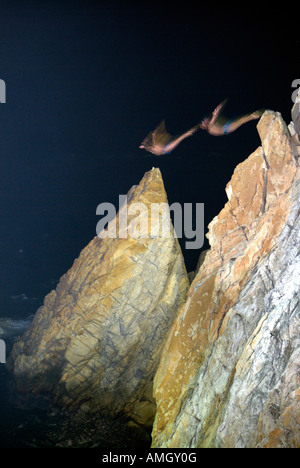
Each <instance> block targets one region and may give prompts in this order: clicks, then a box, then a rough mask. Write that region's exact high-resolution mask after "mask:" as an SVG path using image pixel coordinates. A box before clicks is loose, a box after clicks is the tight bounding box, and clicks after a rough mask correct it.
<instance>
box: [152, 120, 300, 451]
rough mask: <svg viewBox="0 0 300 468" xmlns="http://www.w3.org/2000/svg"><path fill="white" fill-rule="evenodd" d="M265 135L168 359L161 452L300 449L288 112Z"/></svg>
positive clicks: (297, 178)
mask: <svg viewBox="0 0 300 468" xmlns="http://www.w3.org/2000/svg"><path fill="white" fill-rule="evenodd" d="M295 127H296V126H295ZM258 131H259V134H260V137H261V141H262V146H261V147H259V148H258V149H257V150H256V151H255V152H254V153H253V154H251V155H250V156H249V158H248V159H247V160H245V161H244V162H243V163H241V164H239V165H238V166H237V167H236V169H235V171H234V174H233V176H232V179H231V181H230V182H229V183H228V185H227V187H226V193H227V196H228V202H227V204H226V205H225V207H224V209H223V210H222V211H221V212H220V214H219V215H218V216H217V217H216V218H215V219H214V220H213V221H212V222H211V223H210V225H209V233H208V235H207V237H208V239H209V242H210V246H211V248H210V250H209V252H208V253H207V254H206V256H205V260H204V262H203V264H202V265H201V267H200V270H199V271H198V273H197V275H196V276H195V278H194V281H193V283H192V285H191V287H190V289H189V292H188V298H187V301H186V303H185V304H184V305H183V306H182V308H181V310H180V312H179V314H178V316H177V318H176V320H175V322H174V323H173V325H172V328H171V330H170V333H169V336H168V339H167V341H166V344H165V345H164V348H163V352H162V356H161V360H160V365H159V368H158V371H157V373H156V376H155V380H154V395H155V398H156V403H157V413H156V418H155V423H154V428H153V433H152V436H153V447H233V448H237V447H300V433H299V427H300V425H299V424H300V373H299V358H300V348H299V344H300V333H299V314H300V304H299V287H300V286H299V285H300V209H299V201H300V174H299V171H300V169H299V164H298V152H297V148H296V147H295V143H294V141H295V140H294V139H292V138H291V136H290V133H289V131H288V129H287V127H286V124H285V123H284V121H283V120H282V118H281V115H280V114H279V113H275V112H271V111H267V112H265V113H264V115H263V116H262V118H261V120H260V122H259V124H258Z"/></svg>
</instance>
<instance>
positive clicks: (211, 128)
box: [200, 100, 264, 136]
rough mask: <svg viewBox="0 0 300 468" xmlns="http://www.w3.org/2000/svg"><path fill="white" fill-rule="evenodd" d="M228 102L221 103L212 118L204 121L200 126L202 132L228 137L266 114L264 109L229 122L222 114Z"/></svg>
mask: <svg viewBox="0 0 300 468" xmlns="http://www.w3.org/2000/svg"><path fill="white" fill-rule="evenodd" d="M226 102H227V100H225V101H223V102H221V104H219V105H218V106H217V107H216V108H215V110H214V111H213V113H212V114H211V117H206V118H205V119H203V120H202V122H201V124H200V128H202V130H207V131H208V133H210V134H211V135H214V136H221V135H228V133H232V132H234V131H235V130H237V129H238V128H239V127H240V126H241V125H244V124H245V123H247V122H250V120H255V119H259V117H260V116H261V115H262V114H263V112H264V110H263V109H260V110H258V111H255V112H252V113H251V114H246V115H242V116H240V117H236V118H234V119H230V120H229V119H227V118H226V117H224V116H223V115H222V114H221V110H222V108H223V107H224V106H225V104H226Z"/></svg>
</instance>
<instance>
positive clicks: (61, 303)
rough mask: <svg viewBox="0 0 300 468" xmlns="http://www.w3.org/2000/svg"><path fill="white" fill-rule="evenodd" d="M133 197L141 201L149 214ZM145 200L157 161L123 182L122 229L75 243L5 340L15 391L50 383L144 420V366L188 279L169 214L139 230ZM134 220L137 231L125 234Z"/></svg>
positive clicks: (147, 408) (82, 401)
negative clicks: (52, 284)
mask: <svg viewBox="0 0 300 468" xmlns="http://www.w3.org/2000/svg"><path fill="white" fill-rule="evenodd" d="M134 203H143V206H144V207H145V206H146V208H147V210H148V211H147V212H146V214H147V213H148V216H149V224H148V223H146V224H145V223H144V222H142V221H141V217H140V213H139V212H136V211H134V212H132V210H131V208H133V204H134ZM152 203H167V196H166V193H165V190H164V185H163V181H162V177H161V173H160V171H159V169H153V170H152V171H150V172H148V173H146V174H145V176H144V177H143V179H142V181H141V182H140V184H139V185H138V186H135V187H133V188H132V189H131V190H130V192H129V194H128V200H127V204H125V205H124V206H123V207H122V208H121V210H120V212H119V213H118V215H117V217H116V227H117V231H116V232H117V233H119V231H118V228H119V227H120V232H121V231H122V230H123V231H122V236H121V237H118V238H109V237H107V238H105V239H100V238H99V237H95V238H94V239H93V240H92V241H91V242H90V243H89V244H88V245H87V247H86V248H85V249H83V250H82V252H81V253H80V256H79V258H78V259H76V260H75V262H74V264H73V266H72V267H71V268H70V270H69V271H68V272H67V273H66V274H65V275H64V276H62V278H61V279H60V282H59V284H58V286H57V288H56V290H55V291H51V292H50V294H48V295H47V296H46V298H45V301H44V305H43V306H42V307H41V308H40V309H39V310H38V311H37V312H36V315H35V317H34V320H33V322H32V324H31V326H30V328H29V329H28V330H27V331H26V332H25V334H24V335H23V336H22V337H21V339H20V340H19V341H18V342H17V343H16V344H15V345H14V347H13V350H12V352H11V355H10V356H9V361H8V367H9V369H10V370H11V372H12V374H13V376H14V379H15V382H16V386H17V389H18V390H19V391H21V392H25V393H30V392H31V393H34V394H40V393H42V392H51V393H52V395H53V396H54V400H55V402H56V403H57V404H59V405H60V406H61V407H63V408H68V409H78V408H81V409H82V410H83V409H84V411H85V412H87V413H89V412H94V411H97V410H109V411H110V413H111V414H116V413H119V412H125V413H126V414H131V416H132V418H133V419H134V420H135V421H137V422H138V423H140V424H143V425H144V426H147V424H150V426H151V424H152V422H153V417H154V412H155V404H154V403H153V399H152V394H151V393H152V392H151V388H152V387H151V384H152V380H153V376H154V373H155V370H156V368H157V365H158V362H159V357H160V353H161V349H162V345H163V343H164V339H165V336H166V333H167V331H168V330H169V328H170V326H171V324H172V322H173V320H174V318H175V316H176V314H177V311H178V308H179V306H181V305H182V304H183V302H184V300H185V298H186V291H187V289H188V286H189V282H188V277H187V272H186V269H185V265H184V261H183V256H182V253H181V249H180V246H179V243H178V240H177V239H176V238H175V237H174V233H173V227H172V224H171V221H170V218H169V219H168V220H167V222H168V223H169V224H170V229H171V235H170V237H165V236H164V235H161V234H162V233H161V232H160V233H159V232H158V231H157V232H156V234H157V235H156V236H154V237H153V236H152V237H151V236H149V235H148V234H149V233H150V221H151V222H152V223H153V224H154V225H155V223H156V225H158V223H159V216H157V218H155V219H154V218H153V215H152V218H151V214H152V213H151V211H150V208H151V204H152ZM125 213H127V215H128V220H127V225H124V223H123V224H121V222H120V219H121V218H120V216H121V215H122V216H124V214H125ZM144 214H145V213H144ZM122 219H124V218H122ZM114 221H115V220H113V221H112V223H113V222H114ZM112 223H111V224H110V226H112ZM137 226H139V231H140V232H139V234H140V236H139V237H138V238H133V236H132V235H131V236H128V235H127V234H128V232H131V233H132V232H135V230H136V229H137ZM108 229H109V227H108ZM130 230H131V231H130ZM143 230H144V231H143ZM148 230H149V231H148ZM152 232H153V231H152ZM124 234H125V235H124ZM143 236H144V237H143ZM149 389H150V390H149ZM149 391H150V395H149ZM151 400H152V401H151Z"/></svg>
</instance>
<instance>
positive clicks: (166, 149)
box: [140, 120, 200, 156]
mask: <svg viewBox="0 0 300 468" xmlns="http://www.w3.org/2000/svg"><path fill="white" fill-rule="evenodd" d="M199 128H200V127H199V125H195V127H193V128H191V129H190V130H188V131H187V132H185V133H182V134H181V135H179V136H178V137H173V136H172V135H170V133H168V132H167V130H166V126H165V121H164V120H163V121H162V122H161V123H160V124H159V125H158V126H157V127H156V129H155V130H154V131H153V132H150V133H148V135H147V136H146V138H145V139H144V141H143V142H142V143H141V145H140V148H142V149H143V148H144V149H145V150H146V151H149V152H150V153H153V154H155V155H156V156H160V155H162V154H168V153H171V151H173V149H174V148H176V146H178V145H179V143H181V142H182V140H184V139H185V138H187V137H189V136H191V135H193V133H195V132H196V131H197V130H199Z"/></svg>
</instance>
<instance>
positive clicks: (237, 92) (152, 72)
mask: <svg viewBox="0 0 300 468" xmlns="http://www.w3.org/2000/svg"><path fill="white" fill-rule="evenodd" d="M243 3H244V2H243ZM138 5H139V6H137V4H136V3H135V2H114V1H110V2H103V1H101V2H95V1H94V2H92V1H87V0H86V1H69V2H64V1H60V2H56V1H52V2H50V1H49V2H48V1H35V2H30V1H26V2H24V1H23V2H21V1H20V2H18V1H13V0H11V1H8V0H5V1H1V6H0V31H1V39H0V78H1V79H3V80H5V82H6V86H7V96H6V99H7V102H6V104H1V105H0V187H1V199H0V213H1V223H0V267H1V280H0V306H1V308H0V316H7V315H9V314H11V315H12V314H16V313H17V310H23V312H24V308H23V309H22V307H23V306H24V307H25V305H24V304H23V305H22V304H21V306H22V307H21V306H20V304H19V306H17V303H16V301H15V302H14V300H13V299H11V296H18V295H20V294H25V295H26V296H27V297H29V298H32V297H38V298H43V296H44V295H45V294H46V293H47V292H49V290H50V289H51V288H52V287H55V282H56V281H57V280H58V279H59V277H60V276H61V275H62V274H63V273H65V272H66V271H67V269H68V268H69V267H70V266H71V265H72V263H73V260H74V259H75V258H76V257H77V256H78V254H79V252H80V250H81V249H82V248H83V247H84V246H85V245H86V244H87V243H88V242H89V241H90V240H91V239H92V238H93V237H94V235H95V234H96V232H95V228H96V223H97V221H98V220H99V217H97V216H96V207H97V205H98V204H99V203H101V202H104V201H105V202H111V203H114V204H117V202H118V196H119V194H126V193H127V192H128V190H129V189H130V187H131V186H132V185H134V184H138V183H139V181H140V180H141V178H142V177H143V175H144V173H145V172H146V171H148V170H150V169H151V168H152V167H153V166H155V167H160V169H161V171H162V175H163V178H164V182H165V186H166V190H167V194H168V198H169V203H173V202H175V201H178V202H181V203H184V202H193V203H196V202H202V203H204V204H205V222H206V225H207V224H208V223H209V222H210V221H211V220H212V218H213V217H214V216H215V215H217V214H218V212H219V211H220V210H221V209H222V207H223V206H224V203H225V202H226V195H225V190H224V189H225V185H226V183H227V182H228V181H229V180H230V177H231V174H232V172H233V170H234V168H235V166H236V165H237V164H238V163H239V162H241V161H243V160H244V159H245V158H246V157H247V156H248V155H249V154H250V153H251V152H252V151H254V150H255V149H256V147H257V146H258V145H259V143H260V142H259V138H258V135H257V131H256V128H255V122H251V123H249V124H247V125H245V126H244V127H242V128H241V129H239V130H238V131H237V132H236V133H234V134H232V135H229V136H228V137H220V138H216V137H212V136H210V135H208V134H206V133H205V132H202V131H200V132H198V133H197V134H196V135H194V136H193V137H192V138H190V139H188V140H186V141H185V142H183V143H182V144H181V145H180V146H179V147H178V149H177V150H176V151H174V153H172V154H170V155H168V156H165V157H161V158H158V157H155V156H152V155H150V154H149V153H146V152H144V151H142V150H140V149H139V147H138V146H139V144H140V142H141V140H142V139H143V138H144V137H145V136H146V134H147V133H148V132H149V131H150V130H152V129H153V128H154V127H155V126H156V125H157V124H158V123H159V122H160V120H161V119H162V118H164V119H165V120H166V125H167V128H168V130H169V131H170V133H173V134H176V133H180V132H181V131H184V130H187V129H188V128H189V127H190V126H192V125H194V124H196V123H197V122H199V121H200V120H201V119H202V118H203V117H204V116H206V115H207V114H209V113H210V112H211V111H212V110H213V108H214V107H215V106H216V105H217V104H218V103H219V102H220V101H222V100H223V99H224V98H226V97H227V98H228V99H229V101H228V104H227V106H226V113H227V114H228V116H229V117H230V116H233V115H239V114H242V113H244V112H245V113H247V112H250V111H253V110H255V109H257V108H262V107H263V108H271V109H274V110H278V111H280V112H281V113H282V114H283V117H284V118H285V120H286V121H287V122H289V120H290V109H291V106H292V101H291V93H292V88H291V83H292V81H293V80H294V79H295V78H299V69H298V71H297V70H296V63H297V62H298V58H299V50H297V49H299V42H297V39H296V29H294V28H293V26H292V24H290V22H291V21H292V19H293V17H295V16H296V12H295V14H292V12H291V11H287V12H283V11H278V12H275V10H274V9H275V8H276V7H275V6H274V5H273V6H272V11H268V13H264V11H265V10H262V11H261V10H260V9H259V8H258V7H256V6H255V5H254V4H253V3H252V4H251V5H250V7H249V8H248V11H247V10H246V9H245V6H244V4H243V5H242V6H241V8H240V9H238V10H237V9H236V7H235V8H233V6H231V5H233V4H228V3H227V4H226V5H225V4H224V6H223V8H222V9H220V7H219V6H218V4H217V3H215V4H212V3H210V4H209V5H208V4H204V3H202V2H201V3H200V2H198V5H199V6H197V7H195V3H194V2H191V3H189V2H181V3H180V2H177V3H176V2H175V3H174V4H173V6H172V7H169V6H167V4H166V3H165V2H163V3H161V4H159V3H156V2H149V3H148V2H140V3H139V4H138ZM162 5H164V6H162ZM175 5H177V6H175ZM203 5H204V6H203ZM293 53H294V54H295V56H294V57H297V60H296V59H294V60H292V57H293ZM297 65H298V63H297ZM297 75H298V76H297ZM198 254H199V252H195V251H188V252H185V256H186V260H187V263H188V269H192V268H193V267H194V266H195V264H196V262H197V258H198ZM23 298H24V296H23ZM27 303H30V301H29V302H28V301H27ZM27 306H28V304H27ZM27 306H26V307H27ZM18 307H19V308H18ZM20 307H21V308H20ZM20 313H21V312H20Z"/></svg>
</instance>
